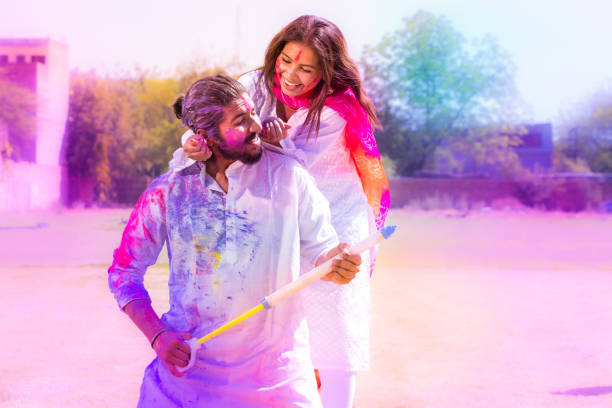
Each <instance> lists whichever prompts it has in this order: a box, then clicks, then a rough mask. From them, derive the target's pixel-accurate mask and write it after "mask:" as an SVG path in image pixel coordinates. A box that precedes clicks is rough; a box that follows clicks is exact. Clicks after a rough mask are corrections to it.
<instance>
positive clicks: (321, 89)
mask: <svg viewBox="0 0 612 408" xmlns="http://www.w3.org/2000/svg"><path fill="white" fill-rule="evenodd" d="M291 41H297V42H301V43H303V44H305V45H308V46H309V47H311V48H312V49H313V50H314V51H315V53H316V54H317V56H318V57H319V64H320V66H321V80H320V81H319V83H318V84H317V86H316V87H315V89H314V92H313V94H312V99H311V101H310V107H309V109H308V115H307V116H306V120H305V121H304V125H303V126H305V127H306V126H308V127H309V130H308V134H310V133H311V131H312V129H313V126H314V128H315V129H316V132H318V131H319V126H320V122H321V110H322V109H323V106H324V105H325V98H326V97H327V96H328V95H329V94H333V93H335V92H337V91H339V92H342V91H344V90H345V89H347V88H351V89H352V90H353V93H354V94H355V96H356V97H357V99H358V100H359V103H360V104H361V106H363V108H364V109H365V110H366V112H367V114H368V118H369V120H370V124H371V125H372V127H377V128H380V127H381V125H380V122H379V121H378V117H377V116H376V109H375V107H374V104H373V103H372V101H371V100H370V98H369V97H368V95H367V94H366V92H365V90H364V89H363V86H362V84H361V77H360V75H359V70H358V69H357V64H355V62H354V61H353V60H352V59H351V57H349V55H348V52H347V47H346V41H345V40H344V36H343V35H342V32H341V31H340V29H339V28H338V27H337V26H336V25H335V24H334V23H332V22H331V21H328V20H325V19H324V18H321V17H317V16H310V15H307V16H301V17H298V18H297V19H295V20H293V21H292V22H291V23H289V24H288V25H287V26H285V27H284V28H283V29H282V30H281V31H280V32H279V33H278V34H276V35H275V36H274V38H272V41H270V44H269V45H268V48H267V49H266V56H265V60H264V67H263V81H264V84H265V87H266V89H267V90H268V92H269V93H270V95H273V92H272V89H273V88H274V86H275V83H274V76H275V74H276V68H275V66H276V60H277V58H278V56H279V55H280V53H281V51H282V50H283V48H284V47H285V45H286V44H287V43H288V42H291Z"/></svg>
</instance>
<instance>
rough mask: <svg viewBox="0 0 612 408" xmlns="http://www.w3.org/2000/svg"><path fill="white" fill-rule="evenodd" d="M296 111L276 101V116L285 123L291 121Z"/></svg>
mask: <svg viewBox="0 0 612 408" xmlns="http://www.w3.org/2000/svg"><path fill="white" fill-rule="evenodd" d="M295 111H296V109H292V108H290V107H289V106H287V105H285V104H284V103H282V102H281V101H279V100H277V101H276V115H277V116H278V117H279V118H281V119H282V120H283V121H285V122H288V121H289V119H291V116H293V114H294V113H295Z"/></svg>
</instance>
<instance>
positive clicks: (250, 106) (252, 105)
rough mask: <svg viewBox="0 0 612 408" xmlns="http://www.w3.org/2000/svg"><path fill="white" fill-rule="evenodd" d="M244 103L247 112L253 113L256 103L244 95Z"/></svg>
mask: <svg viewBox="0 0 612 408" xmlns="http://www.w3.org/2000/svg"><path fill="white" fill-rule="evenodd" d="M242 102H243V103H244V106H245V107H246V109H247V112H249V113H251V112H253V109H255V103H254V102H253V100H252V99H251V97H250V96H249V95H248V94H242Z"/></svg>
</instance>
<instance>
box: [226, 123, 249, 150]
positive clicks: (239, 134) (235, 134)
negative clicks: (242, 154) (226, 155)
mask: <svg viewBox="0 0 612 408" xmlns="http://www.w3.org/2000/svg"><path fill="white" fill-rule="evenodd" d="M244 139H245V132H244V130H240V129H237V128H229V129H228V130H227V132H225V140H226V141H227V144H228V145H229V146H232V147H238V146H242V145H243V144H244Z"/></svg>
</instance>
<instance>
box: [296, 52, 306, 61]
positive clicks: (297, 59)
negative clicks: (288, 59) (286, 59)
mask: <svg viewBox="0 0 612 408" xmlns="http://www.w3.org/2000/svg"><path fill="white" fill-rule="evenodd" d="M302 51H304V50H300V52H298V54H297V55H296V57H295V60H296V61H299V60H300V55H302Z"/></svg>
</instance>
